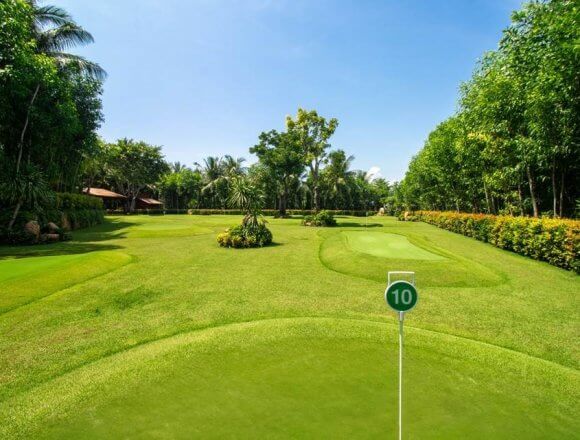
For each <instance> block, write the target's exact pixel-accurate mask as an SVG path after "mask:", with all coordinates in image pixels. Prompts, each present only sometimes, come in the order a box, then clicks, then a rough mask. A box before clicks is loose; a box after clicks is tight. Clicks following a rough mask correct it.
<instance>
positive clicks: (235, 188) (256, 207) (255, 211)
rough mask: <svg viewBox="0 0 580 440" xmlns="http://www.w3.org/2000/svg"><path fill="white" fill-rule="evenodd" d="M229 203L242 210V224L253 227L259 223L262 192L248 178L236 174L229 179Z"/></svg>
mask: <svg viewBox="0 0 580 440" xmlns="http://www.w3.org/2000/svg"><path fill="white" fill-rule="evenodd" d="M228 201H229V203H230V205H232V206H235V207H237V208H240V209H241V210H242V211H243V212H244V219H243V220H242V225H243V226H244V227H248V228H255V227H257V226H258V225H259V223H260V217H261V216H262V213H261V209H262V206H263V204H264V194H263V193H262V191H260V189H259V188H258V187H257V186H256V185H254V184H253V183H252V182H251V181H250V179H249V178H247V177H245V176H237V177H234V178H233V179H232V180H231V187H230V197H229V200H228Z"/></svg>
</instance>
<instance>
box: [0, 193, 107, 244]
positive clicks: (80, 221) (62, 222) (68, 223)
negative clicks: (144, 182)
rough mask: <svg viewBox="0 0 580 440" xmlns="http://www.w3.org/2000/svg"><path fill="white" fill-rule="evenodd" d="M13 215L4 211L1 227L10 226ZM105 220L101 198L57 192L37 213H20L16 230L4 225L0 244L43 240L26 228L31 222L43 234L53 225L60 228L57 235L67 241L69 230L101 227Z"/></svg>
mask: <svg viewBox="0 0 580 440" xmlns="http://www.w3.org/2000/svg"><path fill="white" fill-rule="evenodd" d="M11 216H12V213H11V212H10V211H8V210H3V211H2V213H1V214H0V225H5V224H7V222H8V218H9V217H11ZM104 217H105V210H104V208H103V201H102V200H101V199H99V198H96V197H89V196H85V195H82V194H76V193H56V194H55V197H54V198H53V199H51V201H50V203H48V204H45V205H42V206H40V207H38V208H37V209H35V210H20V211H19V212H18V215H17V217H16V219H15V221H14V227H13V228H12V229H10V230H9V229H8V228H7V227H6V226H0V242H6V243H11V244H22V243H25V244H33V243H36V242H38V241H40V238H41V237H40V236H34V235H33V234H30V232H29V231H26V227H25V225H26V224H27V223H29V222H35V223H37V224H38V226H39V228H40V231H41V232H48V229H49V225H50V224H53V225H54V226H57V227H56V228H54V229H55V232H57V233H58V234H60V235H61V239H64V238H68V236H65V233H66V232H67V231H71V230H74V229H80V228H86V227H89V226H95V225H98V224H100V223H102V222H103V221H104Z"/></svg>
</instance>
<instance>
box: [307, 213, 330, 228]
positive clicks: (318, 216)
mask: <svg viewBox="0 0 580 440" xmlns="http://www.w3.org/2000/svg"><path fill="white" fill-rule="evenodd" d="M302 224H303V225H304V226H336V220H335V218H334V215H333V214H332V212H330V211H326V210H323V211H320V212H317V213H315V214H312V215H306V216H304V219H303V220H302Z"/></svg>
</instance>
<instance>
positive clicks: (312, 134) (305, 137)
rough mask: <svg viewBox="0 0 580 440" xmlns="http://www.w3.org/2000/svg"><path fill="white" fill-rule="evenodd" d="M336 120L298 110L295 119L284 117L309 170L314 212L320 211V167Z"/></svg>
mask: <svg viewBox="0 0 580 440" xmlns="http://www.w3.org/2000/svg"><path fill="white" fill-rule="evenodd" d="M337 127H338V120H337V119H336V118H332V119H330V120H328V121H327V120H326V119H325V118H324V117H322V116H320V115H318V113H317V112H316V111H315V110H311V111H307V110H304V109H302V108H299V109H298V113H297V114H296V117H295V118H292V117H291V116H287V117H286V129H287V131H288V132H289V133H291V134H292V136H296V137H297V139H299V142H300V144H301V145H302V149H303V152H304V158H305V163H306V165H307V166H308V168H309V169H310V178H311V182H312V199H313V205H314V210H315V211H318V210H319V209H320V167H321V164H322V163H323V161H324V159H325V158H326V154H327V150H328V149H329V148H330V144H329V143H328V140H329V139H330V137H331V136H332V135H333V134H334V132H335V131H336V128H337Z"/></svg>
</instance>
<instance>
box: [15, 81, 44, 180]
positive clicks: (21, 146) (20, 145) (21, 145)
mask: <svg viewBox="0 0 580 440" xmlns="http://www.w3.org/2000/svg"><path fill="white" fill-rule="evenodd" d="M39 90H40V84H37V86H36V89H35V90H34V94H33V95H32V98H31V99H30V104H28V110H27V111H26V119H25V120H24V127H22V131H21V132H20V140H19V141H18V159H17V160H16V174H18V173H19V172H20V162H21V161H22V151H23V150H24V138H25V136H26V131H27V130H28V125H29V123H30V112H31V111H32V106H33V105H34V101H36V97H37V96H38V92H39Z"/></svg>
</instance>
